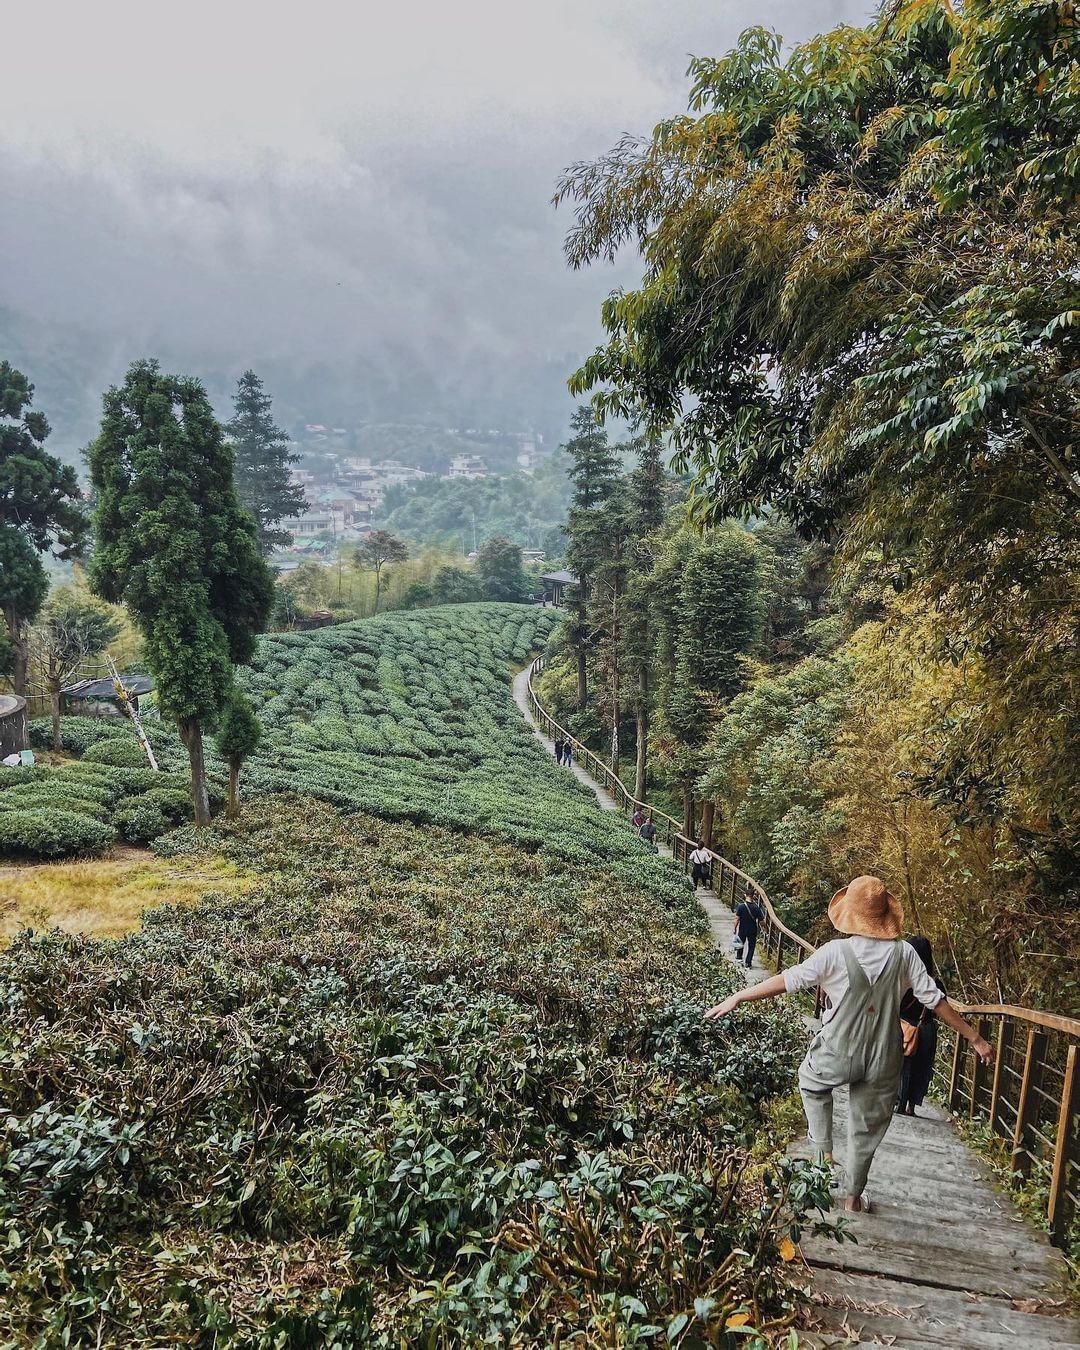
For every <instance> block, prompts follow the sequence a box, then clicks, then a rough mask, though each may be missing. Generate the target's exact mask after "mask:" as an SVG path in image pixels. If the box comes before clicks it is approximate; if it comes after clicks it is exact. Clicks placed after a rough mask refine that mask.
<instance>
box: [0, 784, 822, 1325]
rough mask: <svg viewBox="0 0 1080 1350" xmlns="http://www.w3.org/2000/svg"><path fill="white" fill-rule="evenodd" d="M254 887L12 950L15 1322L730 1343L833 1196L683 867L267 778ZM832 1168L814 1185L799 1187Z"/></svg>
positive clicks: (195, 844) (5, 1313)
mask: <svg viewBox="0 0 1080 1350" xmlns="http://www.w3.org/2000/svg"><path fill="white" fill-rule="evenodd" d="M162 847H163V848H164V849H166V851H167V852H169V853H170V854H172V855H173V856H175V857H177V858H178V859H180V860H181V861H182V860H184V859H186V858H188V857H189V856H192V857H193V858H194V859H195V860H196V861H197V857H198V854H199V853H200V852H202V851H206V850H211V851H214V852H215V853H219V852H220V853H223V854H224V855H225V857H226V859H227V860H228V861H229V862H231V863H232V864H234V865H235V866H237V867H239V868H242V869H244V870H245V871H247V872H249V873H251V874H254V876H255V877H256V883H255V885H254V888H253V889H252V890H251V891H249V892H248V893H247V894H245V895H243V896H239V897H238V896H236V895H229V896H225V895H211V896H208V897H206V899H205V900H204V901H203V902H202V903H201V904H200V905H198V906H196V907H194V908H192V907H171V906H165V907H163V908H161V909H158V910H156V911H152V912H150V913H148V914H147V915H146V916H145V919H144V929H143V931H142V932H141V933H137V934H132V935H130V936H128V937H127V938H124V939H123V940H121V941H119V942H107V943H106V942H87V941H85V940H80V939H78V938H73V937H69V936H65V935H62V934H57V933H54V934H51V935H47V936H44V937H38V938H31V937H29V936H25V935H24V936H23V937H21V938H20V939H18V940H17V941H16V942H15V944H14V945H13V946H12V947H11V948H10V949H9V950H8V951H7V952H6V953H4V954H2V955H0V1005H2V1006H3V1008H4V1010H5V1016H4V1018H3V1019H0V1099H2V1100H3V1102H4V1106H5V1111H4V1114H3V1116H2V1117H0V1221H2V1223H3V1225H4V1230H5V1231H6V1234H7V1237H6V1241H5V1242H4V1243H3V1244H0V1343H3V1344H7V1343H11V1344H19V1345H40V1346H51V1345H56V1344H72V1345H76V1344H94V1345H101V1346H133V1345H146V1346H151V1345H164V1344H168V1345H177V1346H202V1345H206V1344H209V1343H211V1342H212V1343H214V1344H215V1345H218V1346H219V1347H226V1346H228V1347H233V1346H235V1347H239V1346H245V1347H266V1348H267V1350H270V1347H276V1346H286V1345H288V1346H322V1345H327V1346H331V1345H340V1346H343V1347H345V1346H359V1345H372V1346H376V1347H385V1348H386V1350H390V1347H395V1348H396V1347H399V1346H403V1345H408V1346H413V1345H416V1346H427V1345H432V1346H435V1345H446V1346H449V1345H468V1346H479V1345H493V1346H496V1345H499V1346H501V1345H521V1346H533V1345H535V1346H545V1345H555V1344H581V1345H597V1346H599V1345H622V1346H641V1345H667V1344H673V1345H690V1344H700V1343H704V1344H724V1343H726V1340H727V1338H728V1332H727V1330H726V1328H727V1324H728V1322H729V1319H735V1320H736V1322H738V1321H742V1322H749V1323H751V1324H755V1325H759V1326H762V1327H767V1326H772V1327H776V1326H780V1325H782V1324H783V1323H784V1322H785V1321H786V1320H787V1319H788V1318H789V1316H790V1313H791V1307H792V1295H791V1294H790V1293H789V1292H788V1290H787V1287H786V1281H785V1278H784V1271H785V1263H784V1259H783V1258H784V1254H785V1252H784V1243H785V1240H786V1239H787V1238H789V1237H790V1236H791V1234H792V1232H796V1233H797V1232H798V1228H799V1225H800V1223H801V1222H802V1221H803V1217H804V1211H805V1209H806V1206H807V1204H808V1203H809V1202H810V1201H812V1200H813V1199H814V1196H815V1195H816V1196H817V1199H818V1201H819V1202H820V1203H825V1201H824V1200H822V1192H821V1190H820V1179H819V1180H818V1183H816V1190H815V1183H814V1182H813V1178H812V1177H811V1178H810V1180H809V1182H808V1180H807V1178H806V1176H805V1175H803V1174H800V1175H798V1176H793V1175H792V1174H791V1173H790V1171H789V1170H785V1169H786V1164H785V1165H783V1166H781V1165H779V1164H778V1165H777V1166H776V1167H771V1168H763V1167H761V1166H760V1165H755V1164H753V1163H752V1162H751V1161H750V1157H749V1154H748V1152H747V1150H746V1147H745V1143H746V1142H748V1141H749V1140H750V1139H752V1138H753V1137H754V1135H755V1134H756V1133H757V1132H758V1131H759V1130H760V1127H761V1119H762V1109H763V1104H764V1103H766V1102H767V1101H768V1099H769V1098H770V1097H772V1096H773V1095H775V1094H776V1093H777V1092H778V1091H779V1090H781V1089H782V1088H783V1087H784V1086H786V1084H787V1083H788V1082H789V1081H790V1076H791V1074H792V1072H793V1069H794V1065H795V1060H796V1058H797V1054H798V1051H797V1049H796V1044H797V1036H796V1033H795V1029H794V1027H793V1026H792V1025H791V1024H790V1023H789V1022H787V1021H786V1020H785V1018H784V1015H783V1013H782V1012H780V1011H777V1010H774V1009H768V1010H765V1009H762V1008H756V1009H750V1010H748V1011H747V1013H746V1015H745V1017H744V1018H743V1019H741V1020H740V1022H739V1023H738V1024H737V1025H734V1024H721V1025H716V1024H705V1023H703V1022H702V1020H701V1017H700V1011H701V1008H702V1006H703V1005H704V1004H705V1003H706V1002H708V1001H711V1000H713V999H715V998H716V997H717V996H719V995H721V994H722V993H724V992H726V991H727V990H729V989H730V988H731V987H732V986H733V983H734V980H735V975H734V973H733V971H732V970H731V968H730V967H729V966H727V965H726V964H725V962H724V959H723V957H722V956H721V955H720V954H718V953H717V952H716V951H715V950H713V949H712V948H711V945H710V942H709V935H708V928H707V924H706V922H705V920H704V919H703V917H702V914H701V912H700V911H699V910H698V908H697V906H696V904H695V902H694V899H693V897H692V895H691V894H690V892H689V890H688V888H687V887H685V885H680V886H679V887H677V888H674V889H672V890H671V891H670V892H668V893H664V894H662V895H659V896H658V894H657V891H656V889H655V887H654V886H653V884H652V881H653V878H652V877H651V876H647V875H644V874H642V875H640V876H638V877H636V878H635V877H632V876H630V875H627V876H625V877H624V878H623V879H622V880H621V881H620V882H619V883H618V884H615V883H614V882H613V879H612V877H611V875H610V873H609V871H608V870H607V869H606V868H603V867H599V866H597V865H596V864H595V862H594V861H593V860H589V861H587V862H571V861H567V860H565V859H562V858H560V857H559V856H558V855H557V853H556V852H554V851H548V852H545V851H539V852H538V851H533V850H523V849H520V848H518V847H516V846H514V845H513V844H510V843H507V842H506V841H505V840H502V839H499V838H493V837H491V836H482V835H473V836H469V835H466V834H463V833H462V832H460V831H459V830H455V831H453V832H450V831H446V830H442V829H439V828H437V827H433V826H420V827H417V826H415V825H413V824H411V823H409V822H398V823H393V822H388V821H386V820H381V819H378V818H375V817H373V816H370V815H365V814H361V813H355V812H354V813H352V814H351V815H349V816H341V815H339V814H338V813H337V812H335V811H334V810H332V809H330V808H328V807H326V806H325V804H319V803H317V802H314V801H311V800H310V799H296V798H292V797H274V798H270V799H268V800H267V801H265V802H264V803H257V804H255V805H254V806H249V808H248V812H247V817H246V819H245V820H243V821H241V822H240V823H239V824H238V825H235V826H215V827H213V830H212V831H210V832H207V831H202V832H196V831H194V830H190V829H187V830H181V831H177V832H174V833H173V834H171V835H169V836H166V839H165V840H164V841H162ZM808 1185H809V1187H810V1189H809V1192H808V1190H807V1187H808Z"/></svg>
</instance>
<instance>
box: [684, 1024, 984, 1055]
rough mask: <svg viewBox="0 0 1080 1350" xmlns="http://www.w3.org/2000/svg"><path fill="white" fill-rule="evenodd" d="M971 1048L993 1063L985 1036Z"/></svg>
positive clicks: (976, 1040)
mask: <svg viewBox="0 0 1080 1350" xmlns="http://www.w3.org/2000/svg"><path fill="white" fill-rule="evenodd" d="M706 1015H707V1014H706ZM971 1048H972V1050H974V1051H975V1053H976V1054H977V1055H978V1056H979V1058H980V1059H981V1060H982V1062H983V1063H984V1064H985V1065H986V1066H987V1068H989V1067H990V1065H991V1064H993V1062H994V1047H993V1046H992V1045H991V1044H990V1042H989V1041H988V1040H987V1039H986V1037H985V1036H976V1037H975V1039H974V1040H973V1041H972V1042H971Z"/></svg>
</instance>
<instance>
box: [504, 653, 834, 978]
mask: <svg viewBox="0 0 1080 1350" xmlns="http://www.w3.org/2000/svg"><path fill="white" fill-rule="evenodd" d="M543 668H544V658H543V657H542V656H538V657H537V658H536V660H535V661H534V662H533V663H532V665H531V666H530V667H529V698H530V700H531V702H532V705H533V708H534V709H535V710H536V712H537V713H538V715H539V716H540V717H541V718H542V719H543V721H544V722H546V723H547V725H548V726H549V727H551V728H553V729H554V730H555V731H558V732H559V733H560V735H562V736H564V737H565V738H566V739H567V740H568V741H570V743H571V744H572V745H573V746H574V748H575V753H576V754H577V756H578V759H579V761H581V760H584V761H585V763H587V764H588V765H589V766H590V768H593V770H594V775H593V776H594V777H597V778H599V779H600V781H601V782H604V783H606V784H607V785H608V786H609V787H613V788H615V789H616V792H617V795H618V796H619V797H620V798H621V799H622V805H623V807H624V808H625V807H640V808H641V810H642V811H647V812H648V813H649V815H651V816H652V817H653V818H654V819H655V818H656V817H659V818H660V819H661V820H663V821H664V822H665V823H666V824H667V825H668V829H669V834H670V837H671V843H672V853H673V854H674V855H675V857H676V860H677V861H681V862H682V863H683V868H684V870H685V867H686V859H687V857H688V856H689V853H690V850H691V849H693V848H696V847H697V841H696V840H694V839H690V838H688V837H687V836H686V835H685V834H683V832H682V821H681V820H676V819H675V817H674V816H670V815H668V813H667V812H666V811H661V810H660V809H659V808H658V807H655V806H650V805H649V803H648V802H647V801H641V800H639V799H638V798H637V797H635V796H634V794H633V793H632V792H631V791H630V789H629V788H628V787H627V786H626V784H625V783H624V782H623V781H622V779H621V778H620V777H619V776H618V774H616V773H614V772H612V769H611V767H610V765H607V764H605V763H604V761H603V760H602V759H601V758H600V757H599V755H596V754H594V753H593V752H592V751H591V750H590V749H589V748H588V747H587V746H584V745H582V744H581V742H580V741H579V740H578V739H577V737H576V736H573V735H572V734H571V733H570V732H569V731H567V729H566V727H564V726H562V725H561V723H559V722H556V720H555V718H554V717H552V715H551V714H550V713H549V712H548V710H547V709H546V708H545V707H544V705H543V704H542V703H541V702H540V699H539V696H538V695H537V693H536V690H535V689H534V688H533V675H534V674H535V673H536V672H537V671H540V670H543ZM707 852H708V854H709V857H710V859H711V860H712V863H713V865H714V866H715V865H716V864H719V865H720V869H721V877H722V879H723V877H724V876H725V874H726V875H730V876H731V877H732V879H734V878H739V879H740V880H741V881H742V882H743V883H744V884H745V885H746V886H747V887H748V888H749V889H752V890H753V892H754V895H755V898H756V899H757V900H758V901H759V902H760V904H761V906H762V908H763V909H764V910H765V913H766V914H767V915H768V919H769V923H770V924H771V925H772V926H773V928H775V930H776V932H777V934H778V935H779V936H780V937H782V938H786V939H787V940H788V941H789V942H790V943H792V945H793V946H794V947H796V948H797V949H798V950H799V951H802V952H804V953H805V954H806V955H807V956H811V955H813V953H814V950H815V948H814V946H813V944H812V943H810V942H807V940H806V939H805V938H804V937H800V936H799V934H798V933H793V932H792V931H791V929H790V928H789V927H788V926H787V924H785V923H784V921H783V920H782V919H781V918H780V916H779V915H778V914H777V912H776V910H775V909H774V908H773V903H772V901H771V900H770V899H769V897H768V896H767V895H766V894H765V890H764V888H763V887H762V886H761V885H759V884H758V882H756V881H755V880H754V878H753V877H752V876H750V875H749V874H748V873H746V872H744V871H743V870H742V869H741V868H739V867H736V866H735V864H734V863H733V862H731V860H730V859H728V858H725V857H724V856H723V855H722V854H720V853H717V852H716V851H715V849H711V848H710V849H708V850H707ZM722 884H723V882H721V885H722ZM733 908H734V906H733ZM766 945H768V944H766ZM778 950H779V951H780V952H781V953H782V943H780V944H778ZM778 968H779V962H778Z"/></svg>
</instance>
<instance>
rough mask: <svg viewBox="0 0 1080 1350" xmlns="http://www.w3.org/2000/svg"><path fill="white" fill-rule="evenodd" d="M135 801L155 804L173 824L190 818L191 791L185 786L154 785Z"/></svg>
mask: <svg viewBox="0 0 1080 1350" xmlns="http://www.w3.org/2000/svg"><path fill="white" fill-rule="evenodd" d="M134 800H135V801H139V802H145V803H147V804H148V805H151V806H156V807H157V808H158V810H159V811H162V812H163V813H164V814H165V815H166V816H167V817H168V819H169V821H170V822H171V823H172V824H174V825H179V824H181V823H182V822H184V821H187V820H190V819H191V816H192V806H191V793H190V792H189V791H187V789H185V788H178V787H155V788H147V790H146V791H145V792H144V793H142V794H141V795H140V796H139V797H136V798H135V799H134Z"/></svg>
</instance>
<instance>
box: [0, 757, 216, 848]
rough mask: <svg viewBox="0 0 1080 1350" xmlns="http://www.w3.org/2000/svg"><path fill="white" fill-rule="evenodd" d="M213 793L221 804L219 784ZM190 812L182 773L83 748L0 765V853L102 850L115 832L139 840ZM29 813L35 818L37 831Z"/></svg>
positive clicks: (134, 840) (177, 821)
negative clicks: (111, 759) (120, 764)
mask: <svg viewBox="0 0 1080 1350" xmlns="http://www.w3.org/2000/svg"><path fill="white" fill-rule="evenodd" d="M109 743H110V742H108V741H104V742H102V744H105V745H108V744H109ZM137 748H138V747H136V749H137ZM143 763H144V765H145V761H143ZM213 795H214V800H215V803H217V804H220V802H221V792H220V790H219V789H217V788H216V787H215V788H214V792H213ZM60 817H63V820H62V821H61V820H60ZM190 817H191V796H190V792H189V788H188V780H187V778H186V776H184V775H183V774H171V773H154V772H153V770H152V769H150V768H149V767H134V768H117V767H114V766H113V765H111V764H109V763H104V762H101V761H99V760H92V759H91V758H90V757H89V755H88V756H87V757H86V758H84V759H82V760H79V761H74V762H72V763H68V764H62V765H57V766H55V767H53V766H48V765H36V766H34V767H33V768H19V769H4V770H0V856H9V857H13V858H20V857H24V858H58V857H72V856H77V855H80V854H93V853H100V852H102V851H103V850H104V849H107V848H108V847H109V846H110V845H111V844H112V843H113V842H114V841H115V840H116V838H117V837H118V836H119V837H120V838H123V839H125V840H127V841H128V842H130V843H145V842H147V841H149V840H152V839H155V838H157V837H158V836H159V835H161V834H163V833H164V832H165V831H166V830H169V829H171V828H172V827H173V826H175V825H179V824H182V823H183V822H184V821H186V820H188V819H190ZM16 818H17V819H16ZM35 821H38V822H39V824H40V829H39V830H38V831H36V832H35V828H34V822H35Z"/></svg>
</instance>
